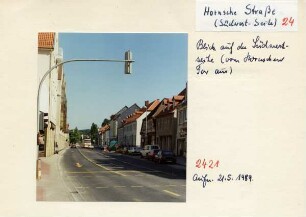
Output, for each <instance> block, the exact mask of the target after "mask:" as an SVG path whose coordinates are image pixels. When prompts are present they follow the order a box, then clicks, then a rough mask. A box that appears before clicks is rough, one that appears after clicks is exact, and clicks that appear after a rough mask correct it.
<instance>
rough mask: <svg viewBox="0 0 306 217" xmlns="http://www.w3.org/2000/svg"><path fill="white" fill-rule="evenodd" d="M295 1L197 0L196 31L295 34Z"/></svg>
mask: <svg viewBox="0 0 306 217" xmlns="http://www.w3.org/2000/svg"><path fill="white" fill-rule="evenodd" d="M297 21H298V18H297V1H295V0H293V1H256V2H250V1H244V0H242V1H235V2H229V1H212V0H208V1H207V0H205V1H204V0H197V4H196V31H230V32H231V31H254V32H259V31H260V32H261V31H297V24H298V22H297Z"/></svg>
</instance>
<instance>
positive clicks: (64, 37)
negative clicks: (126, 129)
mask: <svg viewBox="0 0 306 217" xmlns="http://www.w3.org/2000/svg"><path fill="white" fill-rule="evenodd" d="M187 45H188V35H187V34H186V33H154V34H152V33H59V46H60V47H61V48H63V54H64V60H69V59H98V58H99V59H116V60H124V53H125V51H127V50H130V51H131V52H132V56H133V58H132V59H133V60H135V62H134V63H132V74H124V63H118V62H73V63H67V64H65V65H64V73H65V80H66V94H67V109H68V111H67V116H68V123H69V128H70V129H74V128H75V127H77V128H78V129H89V128H90V127H91V125H92V123H95V124H97V125H98V127H100V126H101V124H102V122H103V120H104V119H105V118H107V119H110V116H111V115H112V114H115V113H116V112H118V111H119V110H120V109H121V108H122V107H124V106H128V107H130V106H131V105H133V104H134V103H136V104H137V105H138V106H139V107H143V106H144V103H145V101H146V100H149V101H150V102H151V101H153V100H155V99H160V100H161V99H163V98H169V97H172V96H174V95H177V94H178V93H179V92H180V91H182V90H183V89H184V88H185V87H186V82H187Z"/></svg>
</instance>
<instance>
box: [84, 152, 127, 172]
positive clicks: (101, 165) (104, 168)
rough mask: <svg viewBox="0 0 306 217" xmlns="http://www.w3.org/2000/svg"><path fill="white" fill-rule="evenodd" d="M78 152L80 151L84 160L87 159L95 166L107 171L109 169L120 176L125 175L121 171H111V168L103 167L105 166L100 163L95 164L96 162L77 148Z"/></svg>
mask: <svg viewBox="0 0 306 217" xmlns="http://www.w3.org/2000/svg"><path fill="white" fill-rule="evenodd" d="M79 152H80V153H81V155H83V157H84V158H85V159H86V160H88V161H89V162H91V163H93V164H95V165H96V166H98V167H101V168H103V169H105V170H107V171H109V172H111V173H115V174H118V175H121V176H125V175H124V174H122V173H120V172H117V171H112V170H110V169H109V168H107V167H105V166H102V165H99V164H97V163H96V162H94V161H93V160H91V159H89V158H88V157H87V156H85V155H84V154H83V153H82V151H80V150H79Z"/></svg>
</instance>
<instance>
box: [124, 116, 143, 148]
mask: <svg viewBox="0 0 306 217" xmlns="http://www.w3.org/2000/svg"><path fill="white" fill-rule="evenodd" d="M136 125H137V122H136V121H134V122H132V123H129V124H126V125H124V140H125V141H124V142H125V144H126V145H128V146H136V136H137V135H136ZM139 136H140V135H139Z"/></svg>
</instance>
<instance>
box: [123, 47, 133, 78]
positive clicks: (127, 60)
mask: <svg viewBox="0 0 306 217" xmlns="http://www.w3.org/2000/svg"><path fill="white" fill-rule="evenodd" d="M131 60H132V52H131V51H129V50H128V51H127V52H125V67H124V73H125V74H131V73H132V61H131Z"/></svg>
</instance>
